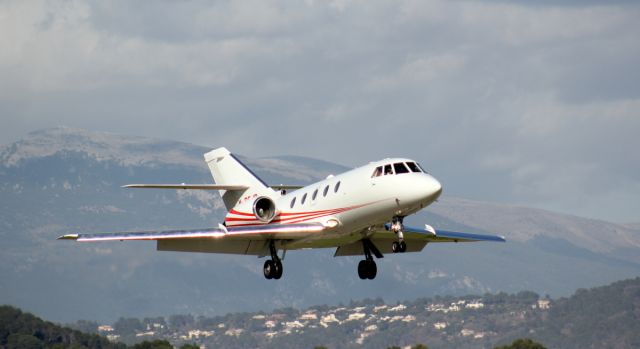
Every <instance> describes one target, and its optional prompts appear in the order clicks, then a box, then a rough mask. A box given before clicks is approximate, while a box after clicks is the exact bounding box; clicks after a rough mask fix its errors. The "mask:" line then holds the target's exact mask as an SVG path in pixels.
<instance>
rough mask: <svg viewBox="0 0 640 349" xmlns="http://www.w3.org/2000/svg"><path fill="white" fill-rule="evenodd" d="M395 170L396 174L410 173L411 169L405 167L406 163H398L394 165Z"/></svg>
mask: <svg viewBox="0 0 640 349" xmlns="http://www.w3.org/2000/svg"><path fill="white" fill-rule="evenodd" d="M393 169H395V170H396V174H402V173H409V169H408V168H407V166H405V165H404V162H396V163H395V164H393Z"/></svg>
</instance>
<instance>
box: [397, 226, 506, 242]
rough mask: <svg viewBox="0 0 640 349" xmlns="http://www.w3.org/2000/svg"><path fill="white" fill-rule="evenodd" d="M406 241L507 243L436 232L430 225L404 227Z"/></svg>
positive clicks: (494, 238)
mask: <svg viewBox="0 0 640 349" xmlns="http://www.w3.org/2000/svg"><path fill="white" fill-rule="evenodd" d="M385 229H387V230H389V229H390V225H388V224H387V225H385ZM403 229H404V239H405V240H407V239H409V240H423V241H426V242H477V241H494V242H506V241H507V240H506V239H505V238H504V236H497V235H484V234H471V233H459V232H455V231H448V230H440V229H438V230H435V229H434V228H433V227H431V226H430V225H425V228H424V229H420V228H413V227H407V226H406V225H405V226H404V227H403Z"/></svg>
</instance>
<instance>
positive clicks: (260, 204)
mask: <svg viewBox="0 0 640 349" xmlns="http://www.w3.org/2000/svg"><path fill="white" fill-rule="evenodd" d="M253 214H254V215H255V216H256V218H257V219H258V220H260V221H262V222H265V223H269V222H271V221H272V220H273V218H275V216H276V203H275V202H273V200H271V199H270V198H268V197H266V196H261V197H259V198H257V199H256V201H254V202H253Z"/></svg>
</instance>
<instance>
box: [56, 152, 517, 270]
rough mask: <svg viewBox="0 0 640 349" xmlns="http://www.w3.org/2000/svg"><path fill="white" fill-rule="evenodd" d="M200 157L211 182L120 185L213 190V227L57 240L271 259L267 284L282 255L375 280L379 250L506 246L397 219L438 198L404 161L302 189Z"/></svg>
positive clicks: (428, 180)
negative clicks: (326, 253) (309, 251)
mask: <svg viewBox="0 0 640 349" xmlns="http://www.w3.org/2000/svg"><path fill="white" fill-rule="evenodd" d="M204 158H205V161H206V162H207V164H208V165H209V169H210V170H211V174H212V175H213V179H214V181H215V183H216V184H213V185H211V184H184V183H183V184H130V185H126V186H125V187H126V188H160V189H205V190H207V189H208V190H219V193H220V196H222V200H223V201H224V204H225V206H226V207H227V210H228V213H227V215H226V217H225V219H224V223H222V224H219V225H218V227H217V228H207V229H196V230H170V231H148V232H122V233H98V234H68V235H63V236H61V237H60V238H59V239H64V240H76V241H81V242H94V241H117V240H120V241H123V240H155V241H157V249H158V250H159V251H180V252H208V253H232V254H244V255H257V256H260V257H264V256H270V257H271V259H267V260H266V261H265V263H264V268H263V271H264V276H265V277H266V278H267V279H280V278H281V277H282V271H283V267H282V260H283V259H284V256H285V254H286V251H288V250H298V249H305V248H336V252H335V256H355V255H364V259H363V260H361V261H360V263H359V264H358V276H359V277H360V278H361V279H374V278H375V277H376V274H377V267H376V263H375V261H374V258H373V257H374V256H375V257H376V258H383V254H384V253H391V252H393V253H404V252H418V251H421V250H422V249H423V248H424V247H425V246H426V245H427V244H428V243H430V242H470V241H500V242H504V241H505V239H504V237H500V236H492V235H480V234H468V233H458V232H451V231H444V230H436V229H434V228H433V227H431V226H429V225H426V226H425V228H424V229H418V228H411V227H408V226H405V225H403V218H404V217H406V216H408V215H410V214H413V213H416V212H418V211H419V210H421V209H423V208H425V207H427V206H428V205H429V204H431V203H432V202H434V201H435V200H436V199H437V198H438V197H439V196H440V193H442V186H441V185H440V182H438V181H437V180H436V179H435V178H433V177H432V176H431V175H429V174H428V173H427V172H426V171H425V170H424V169H423V168H422V167H420V165H418V163H417V162H415V161H412V160H409V159H401V158H396V159H385V160H381V161H377V162H372V163H370V164H368V165H365V166H362V167H358V168H356V169H353V170H351V171H347V172H345V173H342V174H340V175H337V176H329V177H327V178H326V179H325V180H322V181H320V182H317V183H314V184H311V185H308V186H305V187H301V186H292V185H279V186H269V185H267V184H266V183H265V182H263V181H262V180H261V179H260V178H258V176H256V175H255V173H253V172H252V171H251V170H250V169H249V168H247V167H246V166H245V165H244V164H243V163H242V162H241V161H240V160H239V159H238V158H237V157H236V156H234V155H233V154H232V153H230V152H229V151H228V150H227V149H226V148H218V149H215V150H212V151H211V152H209V153H206V154H205V155H204ZM287 191H289V192H287ZM280 251H282V258H281V257H280V256H279V252H280Z"/></svg>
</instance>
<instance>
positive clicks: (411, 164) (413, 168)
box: [407, 162, 422, 172]
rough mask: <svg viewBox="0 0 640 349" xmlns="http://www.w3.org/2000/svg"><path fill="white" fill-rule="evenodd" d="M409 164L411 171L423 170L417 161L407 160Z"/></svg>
mask: <svg viewBox="0 0 640 349" xmlns="http://www.w3.org/2000/svg"><path fill="white" fill-rule="evenodd" d="M407 166H409V169H410V170H411V172H422V171H420V167H418V165H417V164H416V163H415V162H407Z"/></svg>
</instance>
